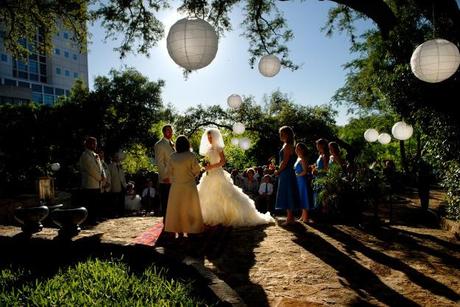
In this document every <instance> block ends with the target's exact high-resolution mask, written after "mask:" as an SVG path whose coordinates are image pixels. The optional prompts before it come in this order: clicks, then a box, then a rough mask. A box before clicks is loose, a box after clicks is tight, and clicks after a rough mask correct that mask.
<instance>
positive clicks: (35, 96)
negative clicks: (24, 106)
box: [32, 92, 43, 103]
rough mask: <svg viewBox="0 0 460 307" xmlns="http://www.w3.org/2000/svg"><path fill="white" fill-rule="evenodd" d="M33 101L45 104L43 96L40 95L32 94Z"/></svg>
mask: <svg viewBox="0 0 460 307" xmlns="http://www.w3.org/2000/svg"><path fill="white" fill-rule="evenodd" d="M32 101H35V102H38V103H42V102H43V95H42V94H40V93H34V92H32Z"/></svg>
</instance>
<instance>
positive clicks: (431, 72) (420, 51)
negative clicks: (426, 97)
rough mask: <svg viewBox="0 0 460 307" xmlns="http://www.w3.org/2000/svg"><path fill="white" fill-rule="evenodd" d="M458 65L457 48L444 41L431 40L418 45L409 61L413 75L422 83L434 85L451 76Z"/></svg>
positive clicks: (459, 60) (458, 55)
mask: <svg viewBox="0 0 460 307" xmlns="http://www.w3.org/2000/svg"><path fill="white" fill-rule="evenodd" d="M459 64H460V54H459V52H458V48H457V46H455V45H454V44H453V43H451V42H449V41H448V40H445V39H439V38H437V39H432V40H429V41H426V42H424V43H423V44H421V45H419V46H418V47H417V48H416V49H415V51H414V53H412V57H411V59H410V67H411V69H412V72H413V73H414V75H415V76H416V77H417V78H419V79H420V80H422V81H425V82H430V83H436V82H441V81H444V80H446V79H447V78H449V77H450V76H452V75H453V74H454V73H455V72H456V71H457V69H458V65H459Z"/></svg>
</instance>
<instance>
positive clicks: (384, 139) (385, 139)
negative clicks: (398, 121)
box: [378, 133, 391, 145]
mask: <svg viewBox="0 0 460 307" xmlns="http://www.w3.org/2000/svg"><path fill="white" fill-rule="evenodd" d="M378 141H379V143H380V144H383V145H386V144H388V143H390V142H391V136H390V135H389V134H388V133H380V135H379V137H378Z"/></svg>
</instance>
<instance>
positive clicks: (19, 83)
mask: <svg viewBox="0 0 460 307" xmlns="http://www.w3.org/2000/svg"><path fill="white" fill-rule="evenodd" d="M18 86H19V87H25V88H30V83H29V82H23V81H19V82H18Z"/></svg>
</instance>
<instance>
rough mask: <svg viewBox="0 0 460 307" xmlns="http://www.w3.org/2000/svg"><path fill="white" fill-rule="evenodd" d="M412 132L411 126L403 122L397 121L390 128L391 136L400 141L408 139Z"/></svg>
mask: <svg viewBox="0 0 460 307" xmlns="http://www.w3.org/2000/svg"><path fill="white" fill-rule="evenodd" d="M413 133H414V129H413V128H412V126H411V125H408V124H406V123H405V122H397V123H396V124H394V125H393V127H392V128H391V134H393V137H394V138H395V139H397V140H401V141H405V140H408V139H410V137H411V136H412V134H413Z"/></svg>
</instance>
